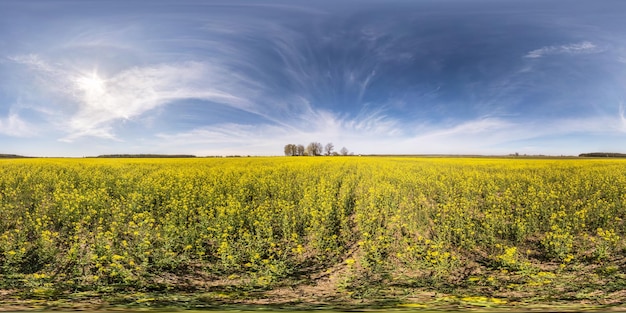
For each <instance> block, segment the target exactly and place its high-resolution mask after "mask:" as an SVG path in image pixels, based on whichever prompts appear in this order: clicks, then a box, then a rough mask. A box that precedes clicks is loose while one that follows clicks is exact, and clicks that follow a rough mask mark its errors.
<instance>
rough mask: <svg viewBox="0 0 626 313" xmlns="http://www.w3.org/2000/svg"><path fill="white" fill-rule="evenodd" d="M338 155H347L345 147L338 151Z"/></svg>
mask: <svg viewBox="0 0 626 313" xmlns="http://www.w3.org/2000/svg"><path fill="white" fill-rule="evenodd" d="M339 153H340V154H341V155H348V149H346V147H343V148H341V150H339Z"/></svg>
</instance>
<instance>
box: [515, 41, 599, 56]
mask: <svg viewBox="0 0 626 313" xmlns="http://www.w3.org/2000/svg"><path fill="white" fill-rule="evenodd" d="M601 51H602V49H600V48H599V47H598V46H596V45H595V44H593V43H591V42H589V41H583V42H579V43H574V44H569V45H560V46H546V47H542V48H540V49H536V50H533V51H530V52H528V53H527V54H526V55H525V56H524V57H525V58H530V59H537V58H541V57H545V56H548V55H558V54H570V55H571V54H589V53H597V52H601Z"/></svg>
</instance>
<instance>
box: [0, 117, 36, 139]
mask: <svg viewBox="0 0 626 313" xmlns="http://www.w3.org/2000/svg"><path fill="white" fill-rule="evenodd" d="M35 133H36V130H35V128H34V127H33V126H32V125H30V124H29V123H27V122H26V121H24V120H23V119H22V118H20V117H19V116H18V115H17V114H14V113H10V114H9V115H8V116H7V117H5V118H0V134H3V135H7V136H11V137H30V136H33V135H35Z"/></svg>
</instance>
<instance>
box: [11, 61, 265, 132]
mask: <svg viewBox="0 0 626 313" xmlns="http://www.w3.org/2000/svg"><path fill="white" fill-rule="evenodd" d="M10 59H11V60H12V61H13V62H17V63H20V64H24V65H27V66H29V67H30V68H31V69H32V70H34V71H35V72H36V73H37V75H38V76H39V78H40V79H39V82H40V83H41V84H42V85H43V87H44V89H47V90H51V91H53V92H55V93H60V94H62V95H64V96H65V98H66V99H67V100H69V101H70V102H72V103H73V104H74V106H73V107H72V108H71V109H68V108H67V107H64V108H59V109H64V110H65V111H66V112H64V114H63V116H62V117H60V118H57V122H56V123H57V124H58V125H57V128H59V129H61V130H64V131H66V132H67V133H68V135H67V136H66V137H64V138H62V140H63V141H73V140H75V139H76V138H79V137H83V136H95V137H102V138H109V139H115V134H114V129H113V125H114V123H115V122H118V121H123V120H129V119H133V118H137V117H139V116H141V115H142V114H144V113H146V112H148V111H150V110H153V109H155V108H157V107H160V106H163V105H166V104H168V103H171V102H172V101H175V100H180V99H202V100H206V101H212V102H216V103H220V104H222V105H227V106H231V107H235V108H237V109H240V110H244V111H247V112H250V113H254V114H258V115H261V116H265V114H263V113H261V110H260V109H259V108H258V107H257V106H256V105H255V104H254V103H253V102H252V101H250V100H249V99H254V98H255V90H256V89H255V85H254V83H252V82H249V81H246V80H245V79H242V78H241V77H238V76H237V74H236V73H230V72H229V71H228V69H226V68H224V67H221V66H219V65H214V64H211V63H207V62H184V63H170V64H156V65H152V66H145V67H134V68H130V69H127V70H125V71H122V72H119V73H117V74H115V75H113V76H111V77H100V76H99V74H98V73H97V71H95V70H83V71H77V70H73V69H71V68H69V67H67V66H62V65H59V64H50V63H47V62H45V61H44V60H42V58H40V57H39V56H37V55H33V54H30V55H24V56H15V57H12V58H10Z"/></svg>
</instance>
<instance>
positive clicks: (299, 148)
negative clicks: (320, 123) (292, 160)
mask: <svg viewBox="0 0 626 313" xmlns="http://www.w3.org/2000/svg"><path fill="white" fill-rule="evenodd" d="M296 155H304V146H303V145H297V146H296Z"/></svg>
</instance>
